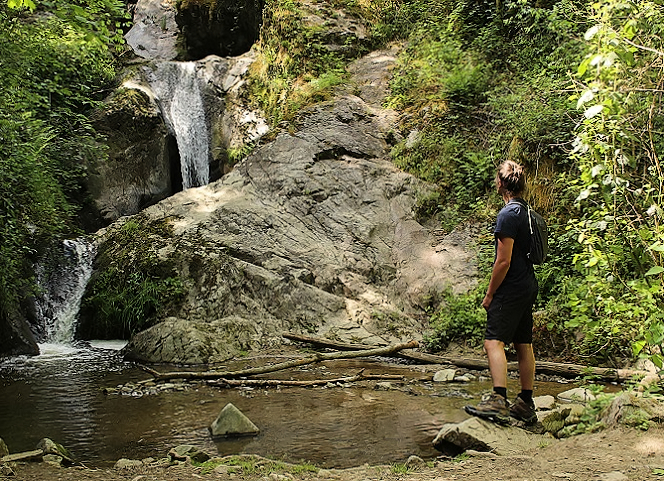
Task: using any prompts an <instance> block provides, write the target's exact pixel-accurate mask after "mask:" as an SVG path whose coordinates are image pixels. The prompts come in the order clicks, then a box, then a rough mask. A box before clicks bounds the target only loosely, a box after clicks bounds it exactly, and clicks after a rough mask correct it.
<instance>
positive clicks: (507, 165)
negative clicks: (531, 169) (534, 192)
mask: <svg viewBox="0 0 664 481" xmlns="http://www.w3.org/2000/svg"><path fill="white" fill-rule="evenodd" d="M496 188H497V189H498V193H499V194H500V195H502V196H504V195H508V196H509V197H518V196H520V195H521V194H523V191H524V190H525V188H526V175H525V173H524V171H523V167H522V166H520V165H519V164H517V163H516V162H514V161H512V160H506V161H505V162H503V163H502V164H500V165H499V166H498V172H497V173H496Z"/></svg>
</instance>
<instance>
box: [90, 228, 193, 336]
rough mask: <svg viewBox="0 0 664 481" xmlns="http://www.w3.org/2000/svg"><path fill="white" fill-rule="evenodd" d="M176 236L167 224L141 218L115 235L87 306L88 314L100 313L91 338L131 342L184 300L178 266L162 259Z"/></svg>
mask: <svg viewBox="0 0 664 481" xmlns="http://www.w3.org/2000/svg"><path fill="white" fill-rule="evenodd" d="M171 235H172V227H171V226H170V224H169V223H168V221H167V220H164V221H162V222H153V223H152V224H146V222H145V221H143V220H141V219H140V218H132V219H130V220H128V221H127V222H125V223H124V224H123V225H122V226H121V227H120V228H118V229H117V230H116V231H115V232H113V233H112V236H111V240H110V241H109V242H107V245H108V246H109V247H108V248H107V249H106V250H105V251H102V252H99V254H98V256H97V264H98V274H97V275H96V276H93V278H92V279H91V280H90V283H89V285H88V290H87V292H86V295H85V297H84V299H83V302H82V304H81V310H82V312H87V313H94V328H93V332H91V333H86V334H88V335H91V336H93V337H95V338H99V339H105V338H118V339H127V338H129V337H130V336H131V335H132V334H134V333H136V332H138V331H141V330H143V329H147V328H148V327H150V326H151V325H153V324H154V323H155V321H156V320H157V319H159V316H160V314H162V313H163V312H165V311H167V310H168V309H172V308H174V306H176V305H177V304H178V303H179V302H180V301H181V300H182V298H183V296H184V289H183V285H182V281H181V279H180V278H179V276H178V275H177V273H176V272H175V269H174V266H173V264H172V262H170V261H169V260H168V259H166V260H165V259H161V258H160V257H159V255H158V250H159V249H160V248H161V247H163V245H164V244H165V242H166V240H167V239H168V238H169V237H171Z"/></svg>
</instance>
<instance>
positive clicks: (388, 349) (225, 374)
mask: <svg viewBox="0 0 664 481" xmlns="http://www.w3.org/2000/svg"><path fill="white" fill-rule="evenodd" d="M417 346H418V344H417V341H410V342H407V343H405V344H395V345H393V346H385V347H377V348H371V349H363V350H359V351H350V352H348V351H346V352H333V353H328V354H323V353H317V354H314V355H313V356H310V357H307V358H302V359H294V360H292V361H286V362H281V363H278V364H271V365H267V366H261V367H252V368H249V369H243V370H240V371H205V372H200V371H197V372H191V371H176V372H165V373H160V372H158V371H156V370H154V369H152V368H150V367H147V366H141V369H143V370H144V371H146V372H149V373H150V374H152V376H153V377H154V379H156V380H160V381H163V380H165V379H219V378H231V379H232V378H238V377H246V376H254V375H256V374H267V373H270V372H275V371H281V370H283V369H290V368H292V367H298V366H304V365H305V364H313V363H315V362H321V361H330V360H335V359H352V358H357V357H371V356H391V355H393V354H394V353H395V352H398V351H401V350H403V349H413V348H415V347H417ZM144 382H147V381H144Z"/></svg>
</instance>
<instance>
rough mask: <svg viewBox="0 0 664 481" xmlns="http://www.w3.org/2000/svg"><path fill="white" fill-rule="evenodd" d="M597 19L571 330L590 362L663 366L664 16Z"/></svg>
mask: <svg viewBox="0 0 664 481" xmlns="http://www.w3.org/2000/svg"><path fill="white" fill-rule="evenodd" d="M590 14H591V16H590V18H591V19H592V21H593V24H592V26H591V27H590V28H589V29H588V30H587V32H586V33H585V36H584V38H585V40H586V41H587V45H588V46H587V55H586V57H585V59H584V60H583V61H582V62H581V63H580V65H579V67H578V70H577V72H576V76H575V86H576V90H577V92H578V94H576V95H575V96H574V97H573V100H574V101H576V107H577V109H579V110H580V111H581V115H580V118H581V120H580V122H579V129H578V130H577V132H576V133H577V137H576V140H575V143H574V150H573V152H572V159H573V160H574V161H575V165H576V168H577V169H578V174H577V175H578V176H577V177H576V179H575V180H574V182H572V183H571V185H570V189H571V190H572V191H573V192H574V193H575V194H576V206H577V209H578V210H577V211H576V212H575V218H573V219H572V220H570V222H569V225H568V228H569V229H570V231H571V232H573V234H574V236H575V237H576V240H577V242H578V244H579V246H580V250H579V252H578V253H577V254H576V255H575V256H574V257H573V259H572V263H573V266H574V268H575V270H576V273H577V275H576V276H575V277H573V278H571V279H569V280H568V281H567V284H566V292H567V294H568V296H569V304H568V307H569V310H570V320H569V322H568V324H567V326H568V327H569V328H578V329H580V330H581V332H583V335H584V337H583V341H582V343H581V347H582V351H583V353H584V354H587V355H593V354H594V353H595V352H596V351H599V350H600V349H601V350H602V352H603V353H604V355H605V356H607V357H610V356H616V355H624V356H627V357H629V356H631V355H632V354H641V355H646V356H647V355H650V356H651V357H652V359H653V361H654V362H655V363H657V364H658V365H659V366H661V365H662V360H661V355H660V354H659V351H658V349H659V347H660V345H661V336H660V335H659V333H660V332H661V331H662V329H664V327H663V326H664V319H663V316H662V304H663V300H664V290H663V287H662V281H663V277H662V272H664V267H663V266H664V258H663V257H662V252H663V251H664V248H662V242H663V241H664V229H663V228H662V215H663V213H664V211H663V210H662V192H663V188H664V174H663V173H662V170H661V166H660V162H659V153H660V152H661V148H662V146H664V134H663V133H662V132H663V131H662V128H661V127H662V121H661V119H662V113H664V112H662V104H661V95H660V94H659V93H658V92H657V90H658V89H661V66H659V64H658V62H660V60H661V57H662V55H664V45H662V36H661V34H662V22H663V21H664V10H663V9H662V6H661V5H660V4H659V3H656V2H618V1H607V2H604V3H601V4H594V5H593V6H592V9H591V11H590Z"/></svg>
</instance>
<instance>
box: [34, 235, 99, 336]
mask: <svg viewBox="0 0 664 481" xmlns="http://www.w3.org/2000/svg"><path fill="white" fill-rule="evenodd" d="M94 256H95V248H94V245H93V244H91V243H90V242H88V241H87V240H85V239H83V238H79V239H76V240H65V241H64V242H63V243H62V251H61V252H58V253H55V254H54V255H53V256H52V258H51V259H50V260H49V261H48V262H45V263H44V264H42V265H39V266H38V267H37V283H38V285H39V288H40V292H39V295H38V296H37V299H36V310H37V318H38V319H39V320H40V322H41V326H40V331H41V332H40V333H39V334H38V341H39V342H40V343H44V344H46V345H52V344H56V345H71V343H72V342H73V340H74V330H75V328H76V319H77V315H78V310H79V307H80V305H81V299H82V298H83V293H84V292H85V287H86V285H87V283H88V280H89V279H90V275H91V274H92V261H93V260H94Z"/></svg>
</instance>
